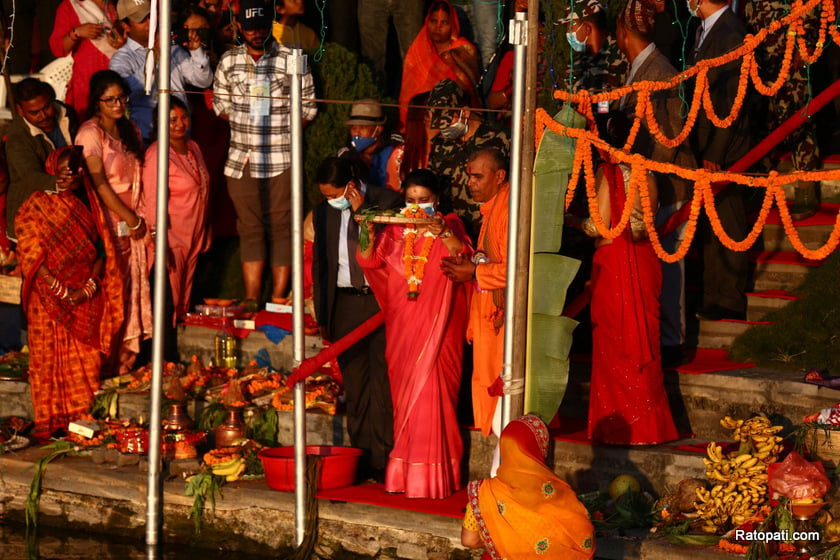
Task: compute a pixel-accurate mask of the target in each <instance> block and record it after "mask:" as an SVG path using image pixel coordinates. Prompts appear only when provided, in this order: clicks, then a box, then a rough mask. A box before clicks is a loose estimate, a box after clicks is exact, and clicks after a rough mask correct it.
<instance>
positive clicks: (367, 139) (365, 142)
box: [350, 134, 376, 153]
mask: <svg viewBox="0 0 840 560" xmlns="http://www.w3.org/2000/svg"><path fill="white" fill-rule="evenodd" d="M374 142H376V138H374V137H373V136H359V135H358V134H356V135H355V136H351V137H350V143H351V144H352V145H353V149H355V150H356V151H357V152H359V153H361V152H364V151H365V150H367V149H368V148H370V147H371V146H373V143H374Z"/></svg>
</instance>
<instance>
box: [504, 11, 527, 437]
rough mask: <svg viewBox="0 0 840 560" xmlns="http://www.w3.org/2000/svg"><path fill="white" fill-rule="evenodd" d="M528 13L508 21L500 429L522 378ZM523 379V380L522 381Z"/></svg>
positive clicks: (505, 421)
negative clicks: (518, 353)
mask: <svg viewBox="0 0 840 560" xmlns="http://www.w3.org/2000/svg"><path fill="white" fill-rule="evenodd" d="M527 17H528V15H527V14H525V13H523V12H517V14H516V19H513V20H511V21H510V43H511V44H512V45H514V51H513V116H512V118H511V127H510V129H511V142H510V202H509V206H510V209H509V213H508V243H507V250H508V252H507V281H506V285H505V301H506V302H507V304H506V305H505V338H504V360H503V370H502V379H503V380H504V382H505V396H504V397H503V398H502V428H503V429H504V427H505V426H506V425H507V423H508V422H510V420H511V411H512V406H511V404H512V403H511V400H512V395H511V394H510V393H509V391H510V390H512V391H513V392H517V391H521V390H522V387H523V386H522V385H521V384H522V381H518V382H517V383H513V382H514V379H513V356H514V342H515V340H514V338H515V335H516V329H514V310H515V308H516V305H514V303H515V301H516V262H517V255H518V247H517V238H518V234H519V193H520V182H521V181H522V169H521V162H522V115H523V112H524V111H523V108H524V106H525V97H524V93H525V55H526V51H527V46H528V20H527ZM523 381H524V380H523Z"/></svg>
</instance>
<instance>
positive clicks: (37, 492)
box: [24, 440, 76, 533]
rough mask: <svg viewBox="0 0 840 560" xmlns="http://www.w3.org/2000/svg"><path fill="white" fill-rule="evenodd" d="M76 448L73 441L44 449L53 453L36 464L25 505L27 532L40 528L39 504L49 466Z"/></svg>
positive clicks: (62, 442) (58, 442)
mask: <svg viewBox="0 0 840 560" xmlns="http://www.w3.org/2000/svg"><path fill="white" fill-rule="evenodd" d="M75 448H76V445H75V444H74V443H73V442H71V441H63V440H56V441H55V442H53V443H51V444H49V445H45V446H44V447H42V449H51V450H52V451H51V452H50V453H48V454H46V455H44V456H43V457H41V458H40V459H38V462H37V463H35V475H34V476H33V477H32V482H31V483H30V485H29V494H28V495H27V496H26V504H25V505H24V514H25V518H26V531H27V533H28V532H29V531H30V530H34V529H36V528H37V526H38V504H39V502H40V501H41V490H42V488H41V482H42V480H43V478H44V472H45V471H46V470H47V465H48V464H49V463H50V461H52V460H53V459H56V458H58V457H61V456H62V455H65V454H67V453H70V452H71V451H73V450H74V449H75Z"/></svg>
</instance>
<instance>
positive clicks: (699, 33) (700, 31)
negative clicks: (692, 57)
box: [694, 21, 703, 54]
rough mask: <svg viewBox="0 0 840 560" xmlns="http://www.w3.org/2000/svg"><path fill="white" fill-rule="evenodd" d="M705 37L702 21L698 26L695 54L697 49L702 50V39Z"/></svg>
mask: <svg viewBox="0 0 840 560" xmlns="http://www.w3.org/2000/svg"><path fill="white" fill-rule="evenodd" d="M702 38H703V22H702V21H701V22H700V25H698V26H697V35H696V36H695V37H694V54H697V51H699V50H700V39H702Z"/></svg>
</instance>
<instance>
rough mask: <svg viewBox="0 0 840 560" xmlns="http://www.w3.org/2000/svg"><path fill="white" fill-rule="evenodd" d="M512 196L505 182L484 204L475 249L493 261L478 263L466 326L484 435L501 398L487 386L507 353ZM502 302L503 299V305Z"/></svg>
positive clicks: (498, 372)
mask: <svg viewBox="0 0 840 560" xmlns="http://www.w3.org/2000/svg"><path fill="white" fill-rule="evenodd" d="M509 197H510V188H509V187H508V186H505V187H504V188H502V189H501V190H500V191H499V192H498V193H497V194H496V196H494V197H493V198H491V199H490V200H488V201H487V202H486V203H485V204H484V205H482V207H481V217H482V222H481V231H480V232H479V234H478V244H477V245H476V250H478V251H484V252H485V253H487V256H488V257H489V258H490V262H487V263H484V264H480V265H479V266H477V267H476V271H475V277H476V288H477V289H476V293H474V294H473V297H472V303H471V304H470V324H469V328H468V330H467V340H471V341H472V345H473V377H472V402H473V418H474V420H475V426H476V427H477V428H480V429H481V432H482V433H483V434H484V435H489V434H490V429H491V427H492V424H493V412H494V411H495V410H496V404H497V402H498V400H499V397H498V396H491V395H490V393H489V392H488V390H489V389H490V387H491V386H493V384H494V383H495V382H496V380H497V379H499V376H500V375H501V373H502V360H503V357H504V340H505V329H504V325H502V324H501V323H500V321H502V320H503V319H504V303H503V302H504V289H505V279H506V273H507V242H508V199H509ZM500 297H501V298H502V299H501V302H500V300H499V298H500ZM494 298H495V301H494ZM499 303H502V305H501V307H500V306H499V305H498V304H499Z"/></svg>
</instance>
